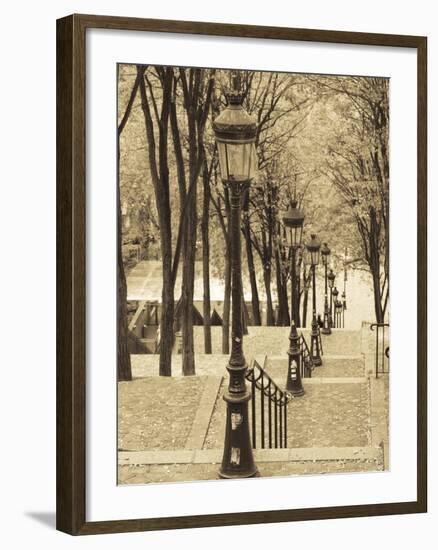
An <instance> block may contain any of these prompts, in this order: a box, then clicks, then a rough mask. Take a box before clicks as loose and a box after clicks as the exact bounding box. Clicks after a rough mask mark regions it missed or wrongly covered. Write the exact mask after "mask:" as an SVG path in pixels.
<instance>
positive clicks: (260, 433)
mask: <svg viewBox="0 0 438 550" xmlns="http://www.w3.org/2000/svg"><path fill="white" fill-rule="evenodd" d="M266 361H267V357H265V361H264V367H266ZM246 379H247V380H248V382H249V383H250V385H251V394H252V395H251V422H252V429H251V432H252V433H251V435H252V446H253V448H254V449H257V448H261V449H265V448H269V449H282V448H286V447H287V404H288V402H289V401H290V400H291V395H290V393H289V392H287V391H284V390H281V389H280V388H279V387H278V386H277V384H276V383H275V382H274V380H273V379H272V378H271V377H270V376H269V374H268V373H267V372H266V371H265V368H263V367H261V366H260V365H259V364H258V362H257V361H256V360H255V359H253V361H252V364H251V366H250V367H249V368H248V370H247V372H246Z"/></svg>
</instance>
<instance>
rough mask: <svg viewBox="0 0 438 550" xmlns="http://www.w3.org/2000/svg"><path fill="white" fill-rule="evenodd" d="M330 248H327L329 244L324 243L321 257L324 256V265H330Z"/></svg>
mask: <svg viewBox="0 0 438 550" xmlns="http://www.w3.org/2000/svg"><path fill="white" fill-rule="evenodd" d="M330 252H331V251H330V248H329V247H328V246H327V243H323V244H322V246H321V255H322V263H323V265H327V264H328V258H329V256H330Z"/></svg>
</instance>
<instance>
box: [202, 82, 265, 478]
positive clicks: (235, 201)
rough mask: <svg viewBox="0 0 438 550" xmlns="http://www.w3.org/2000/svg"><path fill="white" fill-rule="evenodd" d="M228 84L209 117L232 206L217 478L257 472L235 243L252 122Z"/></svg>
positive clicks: (251, 169) (250, 157) (248, 173)
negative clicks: (222, 105) (221, 105)
mask: <svg viewBox="0 0 438 550" xmlns="http://www.w3.org/2000/svg"><path fill="white" fill-rule="evenodd" d="M233 88H234V89H233V90H232V91H230V92H229V93H227V94H226V99H227V107H226V109H225V110H224V111H223V112H222V113H221V114H220V115H219V116H218V117H217V118H216V119H215V120H214V122H213V130H214V133H215V138H216V143H217V149H218V155H219V167H220V173H221V178H222V181H223V183H224V185H225V186H226V187H227V188H228V191H229V195H230V206H231V213H230V236H231V296H232V304H233V306H232V307H233V309H232V326H231V340H232V343H231V355H230V360H229V363H228V365H227V371H228V373H229V383H228V388H227V390H226V391H225V394H224V400H225V402H226V404H227V419H226V429H225V442H224V454H223V458H222V465H221V467H220V470H219V476H220V477H222V478H243V477H251V476H254V475H255V474H257V466H256V465H255V462H254V457H253V452H252V446H251V439H250V433H249V419H248V401H249V400H250V399H251V393H250V392H249V391H248V389H247V386H246V380H245V374H246V371H247V364H246V360H245V356H244V354H243V349H242V337H243V327H242V296H241V245H240V203H241V194H242V190H243V188H244V187H245V186H247V185H249V184H250V182H251V180H252V179H253V177H254V175H255V170H256V160H257V158H256V157H257V154H256V150H255V138H256V133H257V124H256V122H255V120H254V118H253V117H251V116H250V115H249V114H248V113H247V112H246V110H245V109H244V108H243V105H242V103H243V94H242V93H241V92H240V90H239V86H238V78H237V77H234V78H233Z"/></svg>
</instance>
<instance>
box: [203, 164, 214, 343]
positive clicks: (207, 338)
mask: <svg viewBox="0 0 438 550" xmlns="http://www.w3.org/2000/svg"><path fill="white" fill-rule="evenodd" d="M202 176H203V183H204V201H203V207H202V222H201V233H202V279H203V286H204V296H203V298H204V307H203V316H204V352H205V353H208V354H209V353H212V349H211V306H210V243H209V221H210V182H209V180H208V169H207V167H206V165H205V163H204V169H203V174H202Z"/></svg>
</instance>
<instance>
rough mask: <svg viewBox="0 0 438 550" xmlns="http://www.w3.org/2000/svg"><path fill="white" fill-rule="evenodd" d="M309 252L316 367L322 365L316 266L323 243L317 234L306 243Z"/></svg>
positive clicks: (313, 347) (312, 347)
mask: <svg viewBox="0 0 438 550" xmlns="http://www.w3.org/2000/svg"><path fill="white" fill-rule="evenodd" d="M306 248H307V252H308V253H309V254H308V256H309V259H310V267H311V269H312V287H313V289H312V291H313V293H312V329H311V332H310V354H311V356H312V360H313V364H314V366H315V367H319V366H321V365H322V359H321V353H320V341H319V339H320V334H319V327H318V321H317V319H316V277H315V271H316V266H317V265H318V264H319V251H320V248H321V243H320V242H319V240H318V239H317V238H316V235H313V234H312V235H311V236H310V240H309V241H308V242H307V243H306Z"/></svg>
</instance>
